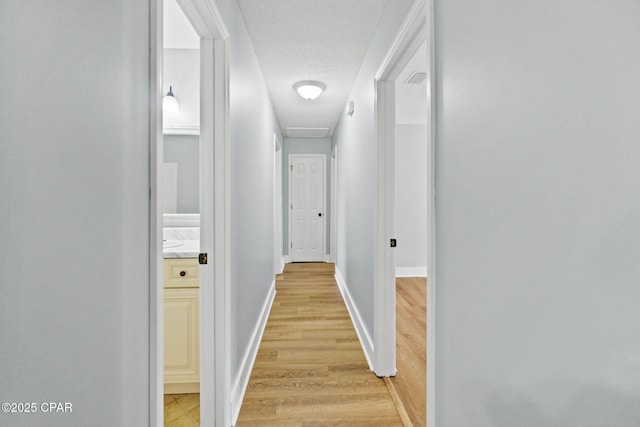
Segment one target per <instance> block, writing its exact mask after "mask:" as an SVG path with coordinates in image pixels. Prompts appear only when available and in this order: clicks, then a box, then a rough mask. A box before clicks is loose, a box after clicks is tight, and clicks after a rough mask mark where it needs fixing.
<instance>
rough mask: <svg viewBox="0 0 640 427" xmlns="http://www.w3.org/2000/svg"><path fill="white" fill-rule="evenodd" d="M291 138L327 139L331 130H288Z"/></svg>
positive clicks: (287, 132)
mask: <svg viewBox="0 0 640 427" xmlns="http://www.w3.org/2000/svg"><path fill="white" fill-rule="evenodd" d="M285 131H286V134H287V136H288V137H289V138H326V137H328V136H329V128H286V129H285Z"/></svg>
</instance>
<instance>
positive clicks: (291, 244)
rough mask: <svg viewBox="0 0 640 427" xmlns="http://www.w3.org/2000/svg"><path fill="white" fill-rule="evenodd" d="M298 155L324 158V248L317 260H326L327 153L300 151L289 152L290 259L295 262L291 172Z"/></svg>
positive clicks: (288, 243)
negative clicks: (319, 258) (304, 152)
mask: <svg viewBox="0 0 640 427" xmlns="http://www.w3.org/2000/svg"><path fill="white" fill-rule="evenodd" d="M296 157H299V158H304V157H312V158H322V178H323V179H322V214H323V216H324V217H323V220H322V239H321V240H322V249H321V252H322V253H321V256H322V259H321V260H320V261H316V262H325V259H326V257H327V254H326V251H327V249H326V246H327V245H326V242H327V155H326V154H300V153H295V154H293V153H290V154H289V158H288V162H289V163H288V169H289V172H288V184H289V190H288V191H289V206H290V208H289V216H288V219H289V220H288V224H287V225H288V228H289V236H288V237H289V238H288V241H287V245H288V246H289V260H290V261H291V262H295V261H294V260H293V253H292V250H293V225H292V224H293V221H291V214H292V211H293V209H292V206H293V204H292V201H291V200H292V199H291V194H292V192H293V183H292V180H291V172H293V171H292V166H293V163H292V160H293V159H294V158H296Z"/></svg>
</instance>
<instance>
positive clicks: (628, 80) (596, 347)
mask: <svg viewBox="0 0 640 427" xmlns="http://www.w3.org/2000/svg"><path fill="white" fill-rule="evenodd" d="M436 41H437V45H436V54H437V76H436V79H437V80H436V81H437V86H436V99H437V109H436V111H437V119H436V129H437V142H436V144H437V153H436V155H437V160H436V191H437V196H438V199H437V212H436V214H437V216H436V219H437V225H436V227H437V229H436V232H437V275H438V284H437V286H438V290H437V313H436V316H437V323H436V328H437V339H438V345H437V350H436V351H437V354H436V381H437V383H436V405H437V412H436V416H437V425H438V426H464V425H474V426H605V425H607V426H638V425H640V409H639V408H640V339H639V334H638V325H640V310H638V302H639V301H640V263H639V262H638V260H639V259H640V226H639V217H640V197H638V194H639V191H640V169H639V168H638V159H640V127H639V125H638V123H640V121H639V118H640V80H639V79H638V76H640V48H639V47H640V3H638V2H637V1H635V0H617V1H613V2H602V1H598V0H555V1H526V2H512V1H507V0H489V1H484V2H476V1H470V0H447V1H437V2H436Z"/></svg>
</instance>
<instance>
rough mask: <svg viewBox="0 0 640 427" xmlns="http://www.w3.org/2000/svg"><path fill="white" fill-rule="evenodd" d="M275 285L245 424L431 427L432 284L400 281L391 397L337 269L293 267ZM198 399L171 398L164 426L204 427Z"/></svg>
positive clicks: (243, 413) (245, 406)
mask: <svg viewBox="0 0 640 427" xmlns="http://www.w3.org/2000/svg"><path fill="white" fill-rule="evenodd" d="M276 286H277V293H276V300H275V301H274V305H273V308H272V311H271V314H270V316H269V322H268V324H267V328H266V330H265V333H264V337H263V340H262V343H261V345H260V350H259V353H258V358H257V360H256V363H255V366H254V370H253V372H252V374H251V379H250V382H249V387H248V390H247V393H246V395H245V398H244V402H243V406H242V409H241V412H240V418H239V420H238V424H237V425H238V426H240V427H241V426H252V425H253V426H269V425H278V426H314V425H316V426H320V425H330V426H340V425H345V426H347V425H348V426H359V425H361V426H401V425H403V422H402V421H404V425H405V426H410V425H413V426H415V427H418V426H424V425H426V398H425V394H426V280H425V279H423V278H398V279H397V280H396V287H397V294H396V327H397V331H396V339H397V368H398V374H397V375H396V376H395V377H393V378H390V379H386V383H387V386H388V387H389V388H390V393H389V391H387V388H386V387H385V384H384V382H383V380H380V379H379V378H377V377H375V375H374V374H373V373H371V372H370V371H369V369H368V366H367V363H366V360H365V358H364V354H362V350H361V348H360V344H359V342H358V338H357V336H356V334H355V331H354V330H353V326H352V324H351V320H350V319H349V314H348V312H347V311H346V308H345V306H344V303H343V301H342V297H341V296H340V292H339V291H338V289H337V285H336V283H335V281H334V279H333V264H309V263H305V264H288V265H287V266H286V269H285V273H284V274H282V275H280V276H278V277H277V281H276ZM393 394H395V395H396V398H397V399H398V400H399V402H397V404H398V406H399V407H400V408H399V409H395V408H394V406H393V405H394V404H393V403H392V397H391V395H393ZM199 398H200V395H198V394H189V395H185V394H180V395H165V426H172V427H173V426H175V427H178V426H188V427H191V426H198V425H199V423H200V407H199V403H200V402H199ZM399 413H400V414H402V421H401V418H400V416H399Z"/></svg>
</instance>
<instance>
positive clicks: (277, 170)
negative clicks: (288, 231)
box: [273, 132, 284, 274]
mask: <svg viewBox="0 0 640 427" xmlns="http://www.w3.org/2000/svg"><path fill="white" fill-rule="evenodd" d="M273 145H274V147H273V148H274V151H273V168H274V170H273V202H274V203H273V272H274V274H280V273H282V255H283V252H284V248H283V246H284V242H283V238H284V231H283V229H284V226H283V223H284V218H283V206H282V157H283V155H282V153H283V150H282V142H280V138H278V134H276V133H275V132H274V133H273Z"/></svg>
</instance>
